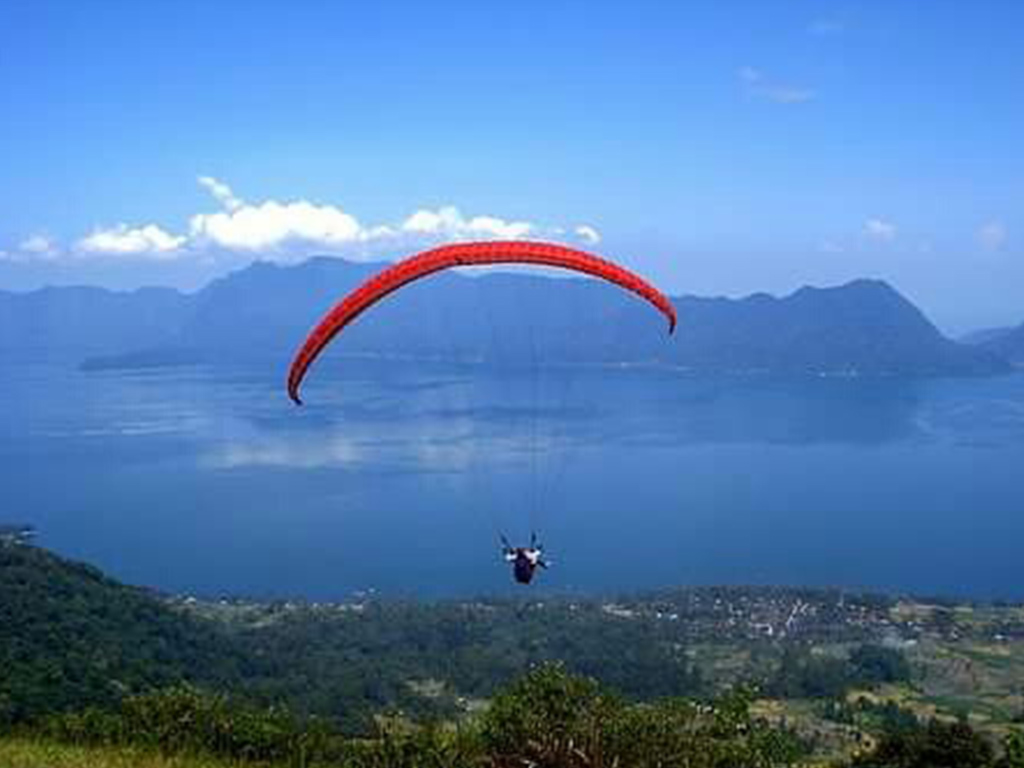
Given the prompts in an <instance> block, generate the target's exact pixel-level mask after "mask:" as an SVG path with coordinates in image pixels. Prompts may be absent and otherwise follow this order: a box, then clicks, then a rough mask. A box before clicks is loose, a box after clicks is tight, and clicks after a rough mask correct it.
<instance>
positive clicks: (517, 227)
mask: <svg viewBox="0 0 1024 768" xmlns="http://www.w3.org/2000/svg"><path fill="white" fill-rule="evenodd" d="M401 229H402V231H403V232H407V233H414V234H426V235H435V236H436V235H440V236H442V237H445V236H447V237H450V238H455V239H460V238H474V237H483V238H497V239H502V240H518V239H520V238H524V237H528V236H530V235H531V234H533V233H534V231H535V227H534V225H533V224H530V223H529V222H526V221H506V220H505V219H499V218H498V217H496V216H474V217H472V218H469V219H467V218H465V217H464V216H463V215H462V214H461V213H460V212H459V209H458V208H455V207H454V206H447V207H444V208H439V209H438V210H436V211H429V210H420V211H416V213H414V214H412V216H409V217H408V218H407V219H406V220H405V221H404V222H402V227H401Z"/></svg>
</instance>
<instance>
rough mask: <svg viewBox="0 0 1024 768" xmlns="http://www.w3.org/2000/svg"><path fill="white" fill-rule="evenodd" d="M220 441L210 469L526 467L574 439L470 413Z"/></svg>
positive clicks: (206, 460)
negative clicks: (383, 428)
mask: <svg viewBox="0 0 1024 768" xmlns="http://www.w3.org/2000/svg"><path fill="white" fill-rule="evenodd" d="M253 427H254V425H252V424H249V425H248V428H247V429H245V430H239V432H242V431H244V432H246V434H244V435H243V434H236V435H235V436H233V437H232V438H230V439H227V440H225V441H221V442H218V443H217V444H215V445H213V446H212V447H211V448H210V450H209V451H208V452H207V453H206V454H205V455H203V457H202V459H201V464H202V465H203V466H205V467H207V468H209V469H216V470H235V469H246V468H253V467H273V468H279V469H299V470H312V469H364V470H365V469H390V470H398V471H408V472H437V473H463V472H468V471H471V470H473V469H474V468H475V467H479V466H482V465H483V464H489V465H492V466H493V465H496V464H521V463H523V462H526V461H530V460H531V459H532V458H533V457H541V456H546V455H552V454H554V453H556V452H558V451H561V450H564V449H565V446H566V441H565V440H564V439H559V438H558V437H556V436H553V435H545V434H541V433H533V432H531V431H530V430H526V429H524V430H519V431H515V432H511V433H509V432H506V431H504V430H496V429H494V428H491V427H489V426H488V425H486V424H481V423H478V422H474V421H473V420H472V419H469V418H448V419H437V418H425V419H414V420H411V421H409V422H400V421H394V422H389V423H388V425H387V434H386V436H385V437H382V436H381V433H380V424H379V423H375V424H362V425H359V424H352V423H346V424H344V425H341V424H336V425H332V426H330V427H325V428H322V429H319V430H317V431H301V432H300V431H281V432H278V431H269V430H266V431H260V430H258V429H256V430H255V431H254V429H253Z"/></svg>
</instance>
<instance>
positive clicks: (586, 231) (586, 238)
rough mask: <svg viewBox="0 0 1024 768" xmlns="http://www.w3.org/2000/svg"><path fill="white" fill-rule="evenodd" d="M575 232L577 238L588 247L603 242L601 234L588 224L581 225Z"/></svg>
mask: <svg viewBox="0 0 1024 768" xmlns="http://www.w3.org/2000/svg"><path fill="white" fill-rule="evenodd" d="M574 231H575V232H576V236H577V237H578V238H579V239H580V240H582V241H583V242H584V243H586V244H587V245H597V244H598V243H600V242H601V233H600V232H598V231H597V230H596V229H594V228H593V227H591V226H589V225H587V224H580V225H579V226H578V227H576V229H575V230H574Z"/></svg>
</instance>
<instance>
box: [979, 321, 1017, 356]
mask: <svg viewBox="0 0 1024 768" xmlns="http://www.w3.org/2000/svg"><path fill="white" fill-rule="evenodd" d="M980 346H981V348H982V349H984V350H986V351H988V352H991V353H992V354H994V355H999V356H1000V357H1004V358H1006V359H1007V360H1010V361H1011V362H1013V363H1015V364H1017V365H1024V323H1021V324H1020V325H1018V326H1017V327H1016V328H1010V329H1008V330H1007V331H1006V332H1005V333H1001V334H998V335H997V336H995V337H994V338H990V339H988V340H986V341H984V342H982V343H981V345H980Z"/></svg>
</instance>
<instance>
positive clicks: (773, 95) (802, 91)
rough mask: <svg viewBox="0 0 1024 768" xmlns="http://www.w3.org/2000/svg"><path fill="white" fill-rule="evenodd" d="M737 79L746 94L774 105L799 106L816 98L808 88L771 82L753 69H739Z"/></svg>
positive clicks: (771, 80) (775, 81) (759, 71)
mask: <svg viewBox="0 0 1024 768" xmlns="http://www.w3.org/2000/svg"><path fill="white" fill-rule="evenodd" d="M739 77H740V82H741V83H742V84H743V87H744V89H745V90H746V92H747V94H749V95H750V96H754V97H757V98H760V99H767V100H768V101H772V102H775V103H776V104H800V103H803V102H806V101H811V100H812V99H814V98H815V96H816V94H815V93H814V91H812V90H811V89H809V88H804V87H801V86H797V85H792V84H788V83H782V82H779V81H777V80H773V79H771V78H768V77H767V76H765V74H764V73H763V72H761V70H759V69H754V68H753V67H741V68H740V70H739Z"/></svg>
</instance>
